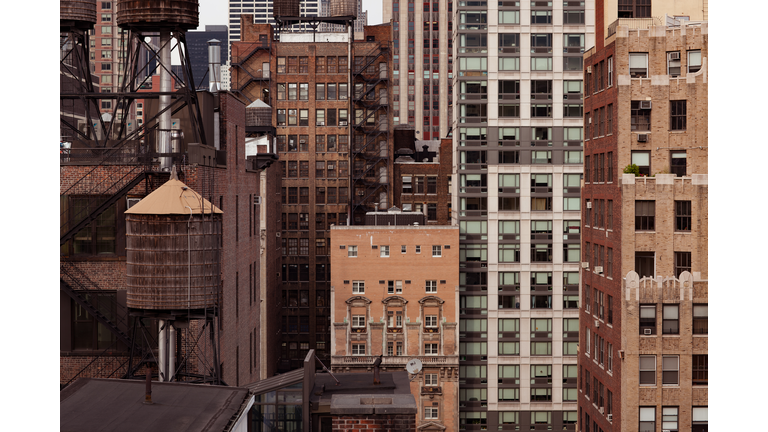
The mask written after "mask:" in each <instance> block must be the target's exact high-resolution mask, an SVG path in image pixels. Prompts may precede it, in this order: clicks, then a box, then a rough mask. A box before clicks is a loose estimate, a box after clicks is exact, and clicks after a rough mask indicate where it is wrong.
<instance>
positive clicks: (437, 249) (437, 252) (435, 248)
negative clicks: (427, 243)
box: [432, 245, 443, 258]
mask: <svg viewBox="0 0 768 432" xmlns="http://www.w3.org/2000/svg"><path fill="white" fill-rule="evenodd" d="M432 256H433V257H434V258H440V257H442V256H443V247H442V246H441V245H432Z"/></svg>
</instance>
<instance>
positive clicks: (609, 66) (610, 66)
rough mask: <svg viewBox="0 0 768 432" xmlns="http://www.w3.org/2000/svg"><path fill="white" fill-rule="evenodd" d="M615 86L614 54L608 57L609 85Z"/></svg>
mask: <svg viewBox="0 0 768 432" xmlns="http://www.w3.org/2000/svg"><path fill="white" fill-rule="evenodd" d="M612 86H613V56H611V57H608V87H612Z"/></svg>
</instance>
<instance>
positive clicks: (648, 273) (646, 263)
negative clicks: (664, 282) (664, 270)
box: [635, 252, 656, 279]
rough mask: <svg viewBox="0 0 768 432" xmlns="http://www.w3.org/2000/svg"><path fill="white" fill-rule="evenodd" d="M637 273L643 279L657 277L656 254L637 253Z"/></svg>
mask: <svg viewBox="0 0 768 432" xmlns="http://www.w3.org/2000/svg"><path fill="white" fill-rule="evenodd" d="M635 271H636V272H637V274H638V275H639V276H640V278H641V279H642V278H644V277H655V276H656V269H655V254H654V252H635Z"/></svg>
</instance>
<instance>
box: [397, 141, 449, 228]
mask: <svg viewBox="0 0 768 432" xmlns="http://www.w3.org/2000/svg"><path fill="white" fill-rule="evenodd" d="M452 146H453V142H452V140H451V139H442V140H432V141H415V143H414V146H413V148H408V149H406V148H402V147H401V148H400V149H398V150H397V151H396V153H395V155H396V156H397V158H396V159H395V165H394V167H395V173H394V175H393V177H392V190H393V192H394V205H395V207H399V208H401V209H402V210H403V211H415V212H422V213H424V215H425V216H426V219H427V224H438V225H450V224H451V178H452V177H451V174H452V172H453V148H452Z"/></svg>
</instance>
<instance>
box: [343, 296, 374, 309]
mask: <svg viewBox="0 0 768 432" xmlns="http://www.w3.org/2000/svg"><path fill="white" fill-rule="evenodd" d="M346 303H347V304H348V305H350V306H352V307H365V306H368V305H369V304H371V303H373V302H372V301H370V300H368V298H367V297H363V296H354V297H350V298H348V299H347V301H346Z"/></svg>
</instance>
